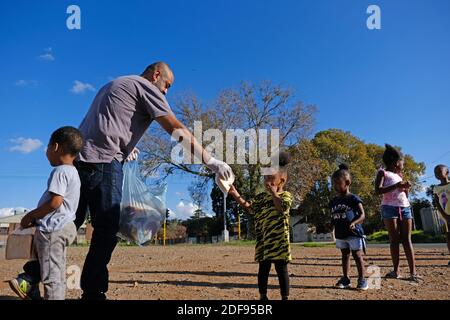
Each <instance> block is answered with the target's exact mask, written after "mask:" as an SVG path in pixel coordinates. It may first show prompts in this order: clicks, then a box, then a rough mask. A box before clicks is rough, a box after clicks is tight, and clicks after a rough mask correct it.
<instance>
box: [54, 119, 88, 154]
mask: <svg viewBox="0 0 450 320" xmlns="http://www.w3.org/2000/svg"><path fill="white" fill-rule="evenodd" d="M50 142H51V143H57V144H58V145H59V146H61V148H62V150H63V151H64V152H67V153H68V154H70V155H72V156H76V155H78V153H79V152H80V151H81V148H82V147H83V143H84V141H83V136H82V134H81V132H80V130H78V129H77V128H74V127H69V126H66V127H62V128H59V129H57V130H56V131H55V132H53V133H52V135H51V137H50Z"/></svg>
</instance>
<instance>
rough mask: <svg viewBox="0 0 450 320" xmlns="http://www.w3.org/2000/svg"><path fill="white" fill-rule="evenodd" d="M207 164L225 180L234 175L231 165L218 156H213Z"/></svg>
mask: <svg viewBox="0 0 450 320" xmlns="http://www.w3.org/2000/svg"><path fill="white" fill-rule="evenodd" d="M206 166H207V167H208V169H209V170H211V171H212V172H214V173H215V174H217V175H219V177H220V178H221V179H223V180H228V179H229V178H230V177H232V176H233V170H231V168H230V166H229V165H228V164H226V163H225V162H223V161H220V160H217V159H216V158H213V157H211V159H209V161H208V163H206Z"/></svg>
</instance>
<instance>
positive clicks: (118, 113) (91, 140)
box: [79, 76, 172, 163]
mask: <svg viewBox="0 0 450 320" xmlns="http://www.w3.org/2000/svg"><path fill="white" fill-rule="evenodd" d="M171 113H172V110H171V109H170V106H169V104H168V102H167V100H166V97H165V96H164V95H163V94H162V93H161V91H159V89H158V88H157V87H156V86H155V85H153V84H152V83H151V82H150V81H148V80H147V79H145V78H143V77H140V76H124V77H120V78H117V79H115V80H113V81H111V82H109V83H108V84H106V85H105V86H104V87H103V88H101V89H100V91H99V92H98V93H97V96H96V97H95V99H94V101H93V102H92V105H91V107H90V109H89V111H88V113H87V115H86V117H85V118H84V120H83V121H82V122H81V125H80V131H81V133H82V134H83V136H84V139H85V145H84V147H83V149H82V151H81V152H80V155H79V159H80V160H81V161H84V162H90V163H109V162H111V161H113V160H114V159H117V160H119V161H122V160H124V159H125V158H126V157H127V156H128V155H129V154H130V152H131V151H133V148H134V147H135V146H136V144H137V143H138V142H139V140H140V139H141V138H142V136H143V135H144V133H145V131H146V130H147V129H148V127H149V126H150V124H151V123H152V121H153V119H155V118H158V117H161V116H165V115H168V114H171Z"/></svg>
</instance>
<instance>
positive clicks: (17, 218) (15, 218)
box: [0, 213, 26, 224]
mask: <svg viewBox="0 0 450 320" xmlns="http://www.w3.org/2000/svg"><path fill="white" fill-rule="evenodd" d="M25 215H26V213H21V214H16V215H13V216H9V217H5V218H1V219H0V224H2V223H5V224H8V223H20V220H22V218H23V217H24V216H25Z"/></svg>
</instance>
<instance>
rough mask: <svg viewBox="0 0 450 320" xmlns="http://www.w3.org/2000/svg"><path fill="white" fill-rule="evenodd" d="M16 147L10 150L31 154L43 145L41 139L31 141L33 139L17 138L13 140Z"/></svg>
mask: <svg viewBox="0 0 450 320" xmlns="http://www.w3.org/2000/svg"><path fill="white" fill-rule="evenodd" d="M10 141H11V142H12V143H14V146H12V147H11V148H9V151H18V152H21V153H30V152H33V151H35V150H37V149H39V148H40V147H41V146H42V145H43V143H42V142H41V140H39V139H31V138H17V139H11V140H10Z"/></svg>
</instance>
